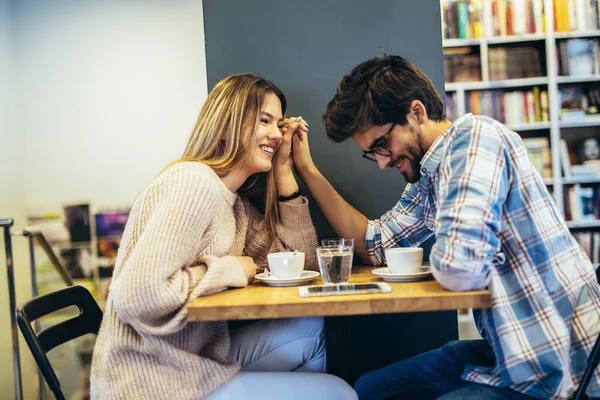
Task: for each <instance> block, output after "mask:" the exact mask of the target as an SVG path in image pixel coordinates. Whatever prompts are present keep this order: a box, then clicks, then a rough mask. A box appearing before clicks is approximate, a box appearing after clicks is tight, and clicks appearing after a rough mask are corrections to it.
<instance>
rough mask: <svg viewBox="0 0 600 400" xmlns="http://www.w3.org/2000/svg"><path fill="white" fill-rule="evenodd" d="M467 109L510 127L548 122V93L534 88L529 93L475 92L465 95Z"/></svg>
mask: <svg viewBox="0 0 600 400" xmlns="http://www.w3.org/2000/svg"><path fill="white" fill-rule="evenodd" d="M465 103H466V104H465V106H466V109H467V110H468V111H470V112H472V113H473V114H475V115H479V114H481V115H488V116H490V117H492V118H494V119H495V120H497V121H500V122H502V123H505V124H508V125H520V124H526V123H533V122H548V121H549V119H550V118H549V113H548V92H547V91H546V90H540V89H539V87H537V86H536V87H534V88H532V89H531V90H527V91H509V92H505V91H503V90H473V91H469V92H467V93H466V95H465Z"/></svg>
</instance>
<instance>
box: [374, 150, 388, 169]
mask: <svg viewBox="0 0 600 400" xmlns="http://www.w3.org/2000/svg"><path fill="white" fill-rule="evenodd" d="M375 159H376V160H377V166H378V167H379V169H386V168H387V167H388V166H389V165H390V156H382V155H380V154H375Z"/></svg>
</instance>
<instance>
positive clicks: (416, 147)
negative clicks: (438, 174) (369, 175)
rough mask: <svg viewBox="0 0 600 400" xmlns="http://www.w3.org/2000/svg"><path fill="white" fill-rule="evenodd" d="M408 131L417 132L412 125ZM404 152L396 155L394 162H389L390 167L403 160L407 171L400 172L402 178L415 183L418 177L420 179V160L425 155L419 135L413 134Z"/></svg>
mask: <svg viewBox="0 0 600 400" xmlns="http://www.w3.org/2000/svg"><path fill="white" fill-rule="evenodd" d="M410 131H411V132H412V133H417V132H416V130H415V129H414V128H413V127H412V126H411V127H410ZM406 153H407V154H406V155H404V156H398V157H396V158H395V159H394V162H392V163H390V167H392V168H397V167H396V166H397V165H398V164H399V163H400V161H402V160H404V161H402V162H403V164H407V163H408V170H407V172H401V174H402V176H404V179H405V180H406V182H408V183H417V182H418V181H419V179H421V172H420V171H421V160H422V159H423V157H424V156H425V149H424V148H423V143H422V140H421V135H418V134H417V135H415V140H414V142H413V143H411V144H410V145H409V146H408V148H407V150H406ZM403 167H404V168H403V169H405V168H406V166H404V165H403Z"/></svg>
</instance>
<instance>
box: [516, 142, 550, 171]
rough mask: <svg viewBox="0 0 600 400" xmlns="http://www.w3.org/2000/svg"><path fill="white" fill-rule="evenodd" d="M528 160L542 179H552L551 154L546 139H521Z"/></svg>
mask: <svg viewBox="0 0 600 400" xmlns="http://www.w3.org/2000/svg"><path fill="white" fill-rule="evenodd" d="M523 144H524V145H525V148H526V149H527V154H528V155H529V160H530V161H531V164H533V166H534V168H535V169H536V170H537V171H538V172H539V173H540V175H541V176H542V178H544V179H548V178H552V153H551V151H550V141H549V140H548V138H547V137H536V138H523Z"/></svg>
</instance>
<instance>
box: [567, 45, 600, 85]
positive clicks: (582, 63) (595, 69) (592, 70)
mask: <svg viewBox="0 0 600 400" xmlns="http://www.w3.org/2000/svg"><path fill="white" fill-rule="evenodd" d="M598 55H599V51H598V40H597V39H588V38H576V39H566V40H561V41H559V42H558V44H557V49H556V58H557V63H556V65H557V68H558V73H559V74H560V75H563V76H585V75H598V74H600V69H599V66H598V65H599V64H598Z"/></svg>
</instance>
